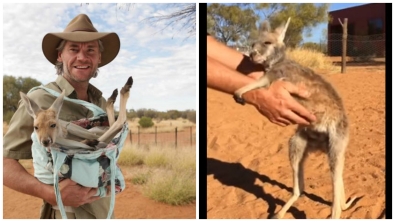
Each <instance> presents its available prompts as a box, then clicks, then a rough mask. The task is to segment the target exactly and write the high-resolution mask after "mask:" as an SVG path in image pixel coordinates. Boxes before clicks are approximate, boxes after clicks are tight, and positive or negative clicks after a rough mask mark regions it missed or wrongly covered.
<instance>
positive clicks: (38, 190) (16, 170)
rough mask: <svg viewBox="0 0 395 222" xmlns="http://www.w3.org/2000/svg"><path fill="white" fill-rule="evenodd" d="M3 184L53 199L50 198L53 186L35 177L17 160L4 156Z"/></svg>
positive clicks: (33, 194)
mask: <svg viewBox="0 0 395 222" xmlns="http://www.w3.org/2000/svg"><path fill="white" fill-rule="evenodd" d="M3 184H4V185H5V186H6V187H9V188H11V189H13V190H16V191H19V192H21V193H24V194H28V195H31V196H35V197H39V198H41V199H44V200H46V201H48V202H52V201H53V200H52V201H51V200H49V199H51V198H49V197H50V195H51V192H52V190H53V187H52V186H51V185H46V184H43V183H41V182H40V181H39V180H37V179H36V178H34V176H32V175H31V174H30V173H28V172H27V171H26V170H25V168H23V166H22V165H21V164H20V163H19V162H18V161H17V160H14V159H9V158H3Z"/></svg>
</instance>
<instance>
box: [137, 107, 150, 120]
mask: <svg viewBox="0 0 395 222" xmlns="http://www.w3.org/2000/svg"><path fill="white" fill-rule="evenodd" d="M145 111H147V109H145V108H143V109H138V110H137V111H136V113H137V117H138V118H141V117H143V116H144V113H145Z"/></svg>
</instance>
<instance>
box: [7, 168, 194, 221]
mask: <svg viewBox="0 0 395 222" xmlns="http://www.w3.org/2000/svg"><path fill="white" fill-rule="evenodd" d="M25 168H26V169H27V170H28V171H29V173H31V174H33V167H32V165H31V164H27V165H26V166H25ZM121 169H122V171H123V172H124V175H126V174H127V172H125V171H126V170H129V169H125V168H122V166H121ZM139 190H140V188H139V187H138V186H135V185H133V184H132V183H130V179H127V178H126V189H125V190H124V191H123V192H122V193H120V194H118V195H117V196H116V201H115V209H114V212H115V217H116V219H132V218H133V219H134V218H136V219H194V218H196V204H195V203H194V204H189V205H186V206H171V205H168V204H163V203H159V202H156V201H153V200H151V199H149V198H148V197H145V196H143V195H142V193H141V192H140V191H139ZM41 205H42V200H41V199H39V198H36V197H33V196H29V195H25V194H22V193H19V192H16V191H14V190H11V189H9V188H7V187H5V186H3V218H4V219H36V218H39V216H40V207H41Z"/></svg>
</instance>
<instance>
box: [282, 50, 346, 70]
mask: <svg viewBox="0 0 395 222" xmlns="http://www.w3.org/2000/svg"><path fill="white" fill-rule="evenodd" d="M287 56H288V57H289V58H290V59H293V60H295V61H296V62H298V63H300V64H301V65H303V66H306V67H309V68H310V69H313V70H327V71H332V72H339V71H340V68H339V67H337V66H334V65H333V62H332V60H331V58H330V57H328V56H325V55H324V54H323V53H321V52H318V51H314V50H311V49H303V48H296V49H287Z"/></svg>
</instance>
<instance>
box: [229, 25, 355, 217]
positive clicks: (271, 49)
mask: <svg viewBox="0 0 395 222" xmlns="http://www.w3.org/2000/svg"><path fill="white" fill-rule="evenodd" d="M286 27H287V25H286V26H285V27H284V26H280V27H278V28H277V29H276V30H275V31H274V32H270V25H269V24H268V23H264V24H263V25H262V26H261V32H260V36H259V39H258V41H257V42H255V43H254V44H253V46H252V52H251V54H250V57H251V59H252V61H254V62H255V63H259V64H262V65H263V66H264V68H265V75H264V76H263V77H262V78H260V79H259V80H258V81H257V82H254V83H252V84H250V85H247V86H245V87H243V88H241V89H239V90H237V91H236V92H235V99H239V101H242V95H243V94H244V93H245V92H247V91H250V90H253V89H257V88H261V87H268V86H269V85H270V84H271V83H273V82H274V81H279V80H280V81H289V82H291V83H293V84H295V85H297V84H300V83H302V84H304V85H305V87H306V89H307V90H308V91H309V93H310V96H309V98H308V99H303V98H300V97H297V96H294V98H295V99H296V100H297V101H298V102H299V103H300V104H302V105H303V106H304V107H306V108H307V110H309V111H310V112H312V113H313V114H314V115H315V116H316V118H317V120H316V122H314V123H312V124H311V125H309V126H302V125H299V126H298V128H297V129H296V132H295V134H294V135H293V136H292V137H291V139H290V140H289V159H290V162H291V166H292V169H293V174H294V176H293V178H294V179H293V181H294V187H293V195H292V197H291V198H290V199H289V200H288V201H287V203H286V204H285V205H284V206H283V207H282V209H281V210H280V211H279V212H278V213H276V215H275V216H274V217H273V218H283V217H284V215H285V213H286V212H287V210H288V209H289V208H290V207H291V206H292V204H293V203H294V202H295V201H296V200H297V199H298V197H299V196H300V195H301V194H302V193H303V189H304V181H303V163H304V160H305V157H306V154H307V153H308V152H310V151H313V150H321V151H323V152H324V153H326V154H327V155H328V159H329V166H330V170H331V173H332V180H333V204H332V214H331V217H332V218H340V215H341V211H342V210H345V209H347V208H349V207H350V205H351V204H352V203H353V202H354V200H355V199H356V198H355V197H353V198H351V199H350V200H349V201H348V202H347V203H346V202H345V193H344V185H343V167H344V158H345V157H344V156H345V151H346V147H347V145H348V140H349V125H348V120H347V116H346V112H345V109H344V106H343V103H342V99H341V98H340V96H339V95H338V93H337V92H336V90H335V89H334V88H333V87H332V85H331V84H330V83H328V82H327V81H326V80H325V79H323V78H322V77H321V76H320V75H318V74H316V73H315V72H314V71H312V70H311V69H309V68H307V67H304V66H302V65H300V64H298V63H297V62H295V61H293V60H290V59H288V58H286V55H285V49H286V48H285V45H284V43H283V40H284V39H283V38H284V35H285V32H286Z"/></svg>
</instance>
